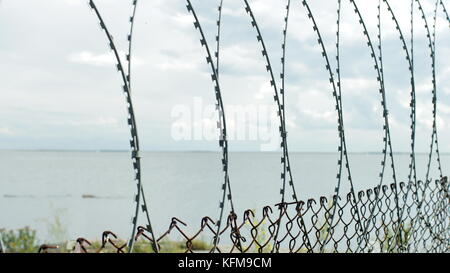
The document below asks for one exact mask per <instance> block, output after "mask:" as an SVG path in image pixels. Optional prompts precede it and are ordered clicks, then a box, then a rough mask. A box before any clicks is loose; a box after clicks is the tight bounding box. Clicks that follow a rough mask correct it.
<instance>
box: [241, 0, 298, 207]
mask: <svg viewBox="0 0 450 273" xmlns="http://www.w3.org/2000/svg"><path fill="white" fill-rule="evenodd" d="M244 4H245V11H246V13H248V14H249V16H250V18H251V21H252V22H251V23H252V26H253V27H254V28H255V30H256V32H257V36H256V38H257V39H258V42H260V44H261V47H262V52H261V53H262V55H263V57H264V58H265V61H266V70H267V72H268V73H269V76H270V79H271V80H270V85H271V86H272V87H273V89H274V101H275V103H276V107H277V115H278V117H279V119H280V127H279V131H280V136H281V145H280V146H281V148H282V149H283V157H282V159H281V162H282V164H283V170H284V169H286V170H287V168H285V166H286V162H287V161H286V160H285V158H284V157H285V155H286V154H287V142H286V136H287V133H286V129H285V128H284V121H283V120H284V116H283V107H282V103H281V100H280V96H279V94H278V87H277V83H276V81H275V77H274V73H273V70H272V65H271V62H270V58H269V54H268V52H267V48H266V45H265V43H264V39H263V37H262V34H261V30H260V29H259V26H258V24H257V21H256V18H255V16H254V14H253V11H252V9H251V7H250V4H249V3H248V1H247V0H244ZM285 177H286V173H285V172H284V171H283V173H282V174H281V179H282V181H285ZM290 186H291V188H292V190H293V195H292V198H293V199H294V200H295V199H296V198H297V195H296V193H295V189H294V188H293V183H290ZM280 194H281V202H282V203H284V202H285V184H284V183H283V187H282V189H281V190H280Z"/></svg>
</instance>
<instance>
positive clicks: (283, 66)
mask: <svg viewBox="0 0 450 273" xmlns="http://www.w3.org/2000/svg"><path fill="white" fill-rule="evenodd" d="M290 10H291V0H288V1H287V4H286V14H285V17H284V23H285V24H284V28H283V42H282V44H281V49H282V57H281V73H280V79H281V89H280V95H281V110H282V111H281V112H282V113H281V114H282V116H283V128H285V131H286V100H285V93H286V46H287V34H288V27H289V15H290ZM285 145H286V147H285V152H284V153H283V155H284V157H282V158H281V163H282V164H283V173H287V174H288V175H289V185H290V187H291V188H292V192H293V195H292V198H293V199H294V202H296V203H298V197H297V194H296V191H295V185H294V178H293V175H292V171H291V163H290V159H289V150H288V145H287V136H286V139H285ZM286 178H287V177H286V176H284V177H283V189H284V188H285V187H286ZM300 225H301V228H303V229H304V230H306V226H305V223H304V220H303V217H300ZM305 237H306V246H307V247H308V249H311V248H312V247H311V241H310V239H309V235H306V236H305Z"/></svg>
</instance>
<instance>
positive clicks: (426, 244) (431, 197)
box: [40, 177, 450, 253]
mask: <svg viewBox="0 0 450 273" xmlns="http://www.w3.org/2000/svg"><path fill="white" fill-rule="evenodd" d="M418 185H420V187H421V190H422V191H424V192H425V193H426V196H427V198H425V199H424V204H425V205H424V206H423V207H421V208H417V207H416V206H415V205H416V203H415V201H414V200H413V199H412V198H411V195H408V194H407V193H408V191H409V188H411V187H414V182H412V181H410V182H408V183H403V182H402V183H399V184H398V185H395V184H393V183H392V184H390V185H383V186H382V187H378V186H377V187H375V188H372V189H368V190H366V191H360V192H358V193H357V200H356V203H354V202H353V197H352V193H351V192H349V193H348V194H347V195H346V196H345V198H339V197H338V196H336V195H335V196H333V197H332V198H333V199H336V200H335V202H332V200H328V199H327V198H326V197H320V198H319V199H318V200H316V199H308V200H307V201H301V200H300V201H298V202H291V203H280V204H275V205H273V206H266V207H263V208H262V209H261V211H260V212H259V214H258V213H256V212H255V211H254V210H246V211H244V213H243V215H242V216H241V217H240V218H238V217H237V215H236V214H235V213H230V214H229V215H228V219H227V223H226V225H225V226H224V227H223V229H221V230H220V231H219V233H220V234H217V231H216V229H215V227H216V223H215V222H214V221H213V220H212V219H211V218H209V217H204V218H203V219H202V220H201V222H200V227H199V228H198V229H194V231H192V230H193V229H192V228H189V227H188V226H187V224H186V223H185V222H183V221H182V220H180V219H178V218H175V217H174V218H172V220H171V221H170V224H169V227H168V229H167V230H166V231H164V232H163V233H162V234H161V235H160V236H158V237H157V239H156V241H154V240H153V239H152V237H151V234H150V233H149V231H148V230H147V229H146V228H145V227H142V226H140V227H138V228H137V230H136V238H135V239H136V242H140V243H143V244H147V245H149V246H150V247H149V249H155V248H156V247H155V246H154V245H158V249H160V251H161V252H165V248H164V241H166V240H173V239H172V238H181V239H178V241H177V242H179V243H180V245H183V246H184V249H183V252H185V253H198V252H214V251H217V252H220V253H266V252H271V251H272V250H273V249H275V252H280V253H306V252H308V253H311V252H344V253H353V252H381V253H399V252H448V251H449V250H450V240H449V238H450V198H449V190H450V188H449V186H450V185H449V182H448V179H447V177H443V178H442V179H441V180H436V181H433V182H432V181H428V182H427V183H425V182H422V181H418ZM397 186H398V196H397V191H396V188H397ZM396 197H398V198H399V200H400V202H401V203H404V205H405V207H406V213H405V214H403V219H402V221H401V224H400V226H401V229H402V233H399V234H401V236H402V238H400V237H398V236H396V235H395V228H396V227H397V225H398V224H399V222H398V219H397V215H396V211H397V207H396V202H395V199H396ZM333 204H334V206H335V207H336V213H337V215H338V216H339V217H337V218H336V221H335V222H333V223H332V226H329V224H330V222H329V220H328V219H327V217H330V214H331V210H332V207H333ZM402 205H403V204H402ZM357 208H359V213H360V215H359V216H358V217H361V218H360V219H361V221H363V223H366V222H368V221H371V222H373V224H372V225H369V229H368V230H367V233H366V236H367V238H368V240H369V242H370V243H368V244H363V245H361V244H360V240H359V236H360V234H359V231H358V229H359V226H360V223H359V221H360V220H359V218H357V216H356V211H357V210H356V209H357ZM277 210H279V211H281V213H278V212H277ZM372 211H374V213H373V214H372ZM420 215H426V216H427V219H429V221H430V222H429V225H430V228H426V227H424V226H423V225H420V226H418V225H416V224H415V223H416V221H420ZM373 217H375V218H376V221H373V220H372V219H373ZM280 222H283V223H284V225H283V228H281V229H280V230H279V233H278V234H277V233H276V230H277V226H278V223H280ZM233 223H237V226H234V224H233ZM328 233H330V234H329V235H328V236H327V234H328ZM414 233H419V234H420V236H413V234H414ZM219 235H220V236H221V237H224V238H225V237H226V238H227V240H222V241H220V242H219V243H218V244H217V245H214V243H213V242H212V243H210V244H207V246H206V247H204V248H203V249H198V248H196V247H195V242H196V241H197V240H199V239H201V238H215V237H218V236H219ZM276 236H277V238H278V239H277V240H276V241H275V246H273V245H272V242H273V240H274V238H275V237H276ZM327 237H328V238H327ZM77 245H78V250H74V252H80V253H99V252H103V251H104V250H105V249H106V247H107V246H109V247H110V249H112V251H113V252H116V253H124V252H126V250H125V248H126V244H123V243H122V241H121V240H119V239H118V238H117V236H116V235H115V234H114V233H112V232H111V231H105V232H103V234H102V244H101V246H100V247H99V248H98V249H95V248H94V249H93V248H92V244H91V242H89V241H87V240H86V239H84V238H79V239H77ZM324 245H325V247H324ZM56 247H57V246H51V247H48V246H45V245H44V246H42V247H41V249H40V252H46V251H47V250H49V249H54V248H56Z"/></svg>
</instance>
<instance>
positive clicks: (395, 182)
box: [377, 0, 403, 244]
mask: <svg viewBox="0 0 450 273" xmlns="http://www.w3.org/2000/svg"><path fill="white" fill-rule="evenodd" d="M381 1H382V0H378V6H377V10H378V15H377V18H378V23H377V27H378V52H379V62H380V73H381V80H382V82H383V86H385V80H384V64H383V44H382V32H381V15H382V13H381ZM389 149H390V156H391V162H392V165H391V167H392V176H393V180H394V182H393V191H394V201H395V210H396V214H397V224H398V225H399V224H400V222H399V220H400V204H399V198H398V197H399V190H398V183H397V178H396V171H395V165H394V158H393V149H392V142H391V134H390V133H389ZM380 186H381V184H380ZM394 240H398V242H399V243H400V244H402V243H403V242H402V235H401V233H400V234H399V237H398V238H394Z"/></svg>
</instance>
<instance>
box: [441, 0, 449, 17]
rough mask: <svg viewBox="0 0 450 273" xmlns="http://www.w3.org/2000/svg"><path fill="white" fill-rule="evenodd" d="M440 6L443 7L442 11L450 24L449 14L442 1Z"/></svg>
mask: <svg viewBox="0 0 450 273" xmlns="http://www.w3.org/2000/svg"><path fill="white" fill-rule="evenodd" d="M440 4H441V7H442V10H443V11H444V13H445V17H447V21H448V22H449V23H450V17H449V16H448V12H447V9H446V8H445V5H444V1H442V0H441V1H440Z"/></svg>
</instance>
